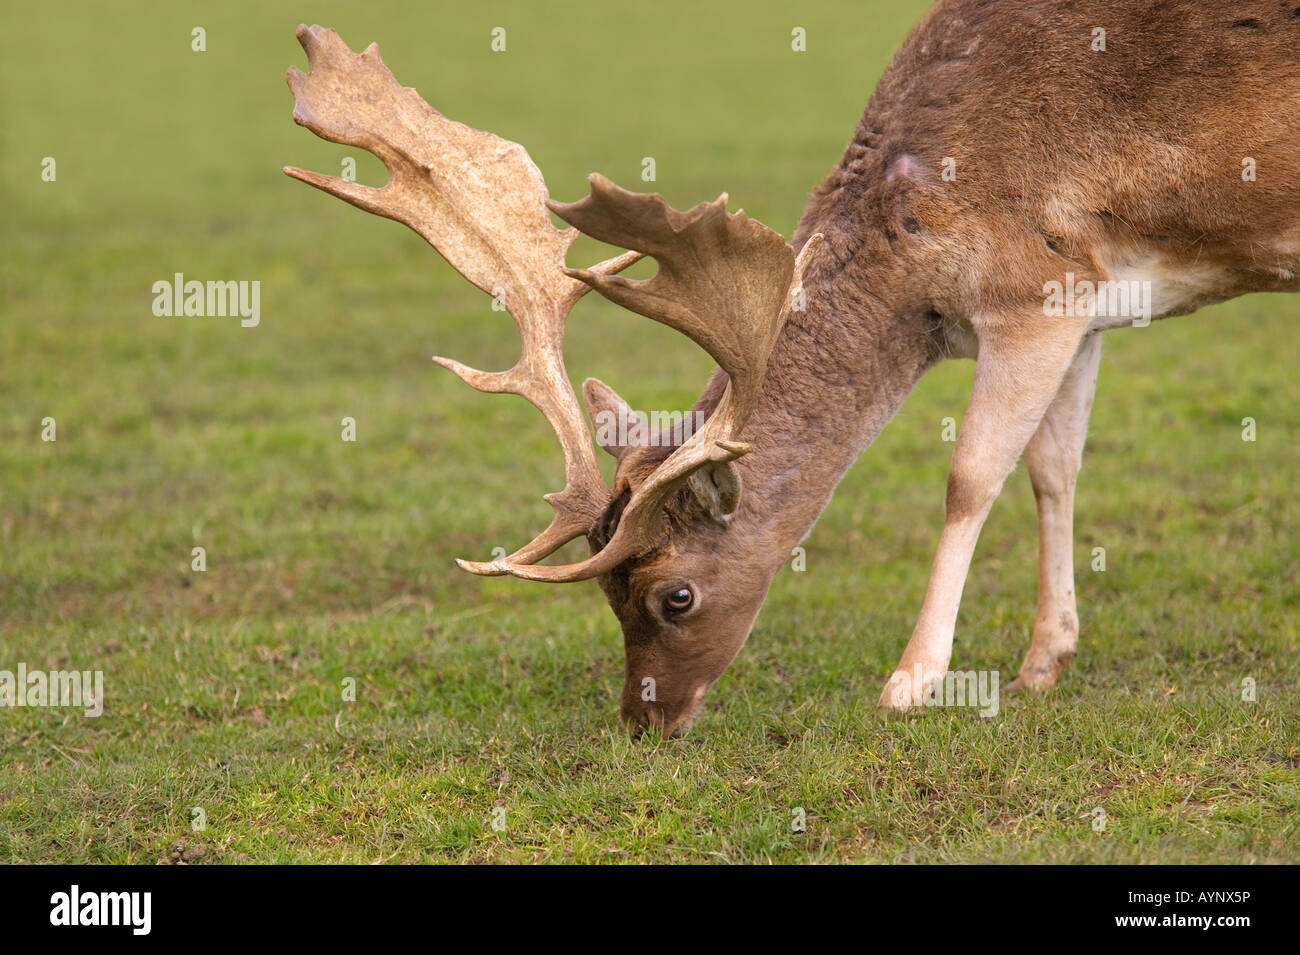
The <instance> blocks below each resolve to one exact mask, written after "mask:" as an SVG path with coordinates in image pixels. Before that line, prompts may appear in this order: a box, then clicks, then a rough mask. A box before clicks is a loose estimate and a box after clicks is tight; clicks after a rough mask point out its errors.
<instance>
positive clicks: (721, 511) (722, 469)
mask: <svg viewBox="0 0 1300 955" xmlns="http://www.w3.org/2000/svg"><path fill="white" fill-rule="evenodd" d="M687 486H688V487H690V489H691V493H692V494H694V495H695V499H696V500H697V501H699V502H700V505H701V506H702V507H703V508H704V509H705V510H706V511H708V512H709V516H710V517H712V518H713V519H714V520H715V521H717V522H718V523H720V524H725V523H726V522H727V518H728V517H730V516H731V515H732V514H734V513H735V511H736V508H737V507H739V506H740V474H739V473H738V472H737V471H736V469H735V467H734V466H733V465H732V463H731V462H730V461H724V462H722V463H719V464H711V465H708V466H706V467H702V468H700V469H699V470H698V471H694V472H693V473H692V474H691V476H690V478H689V480H688V481H687Z"/></svg>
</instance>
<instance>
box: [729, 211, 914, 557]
mask: <svg viewBox="0 0 1300 955" xmlns="http://www.w3.org/2000/svg"><path fill="white" fill-rule="evenodd" d="M810 231H816V230H811V229H806V228H801V229H800V233H801V235H802V236H804V237H806V235H807V234H808V232H810ZM835 239H836V237H835V236H831V235H828V236H827V243H826V247H825V248H824V250H823V252H824V253H825V254H823V255H822V257H821V261H820V263H819V264H818V265H817V266H816V267H815V268H813V269H812V270H811V271H810V272H809V273H808V274H806V275H805V277H804V282H803V288H804V294H805V297H806V307H805V308H804V309H803V310H802V311H795V312H792V313H791V315H790V318H789V320H788V321H787V323H786V325H785V327H784V329H783V331H782V333H781V335H780V338H779V339H778V342H777V345H776V347H775V349H774V351H773V353H772V356H771V358H770V360H769V362H768V368H767V373H766V377H765V380H764V384H763V389H762V392H761V397H760V399H759V402H758V405H757V407H756V408H755V411H754V413H753V415H752V417H751V419H750V422H751V423H750V425H749V426H748V427H747V428H746V433H745V434H744V436H743V437H744V439H745V440H746V441H748V442H749V443H750V444H752V445H753V446H754V450H753V452H752V453H751V454H748V455H746V456H745V457H743V458H741V459H740V461H739V462H738V466H739V468H740V470H741V477H742V480H743V481H744V488H745V493H744V494H743V495H742V514H738V515H737V518H739V520H738V521H735V522H734V523H733V530H739V529H741V528H742V527H744V526H749V527H751V528H755V529H761V530H760V532H761V534H762V538H763V539H764V540H765V541H767V542H770V548H769V547H765V548H764V549H765V550H769V556H770V565H769V567H768V569H769V570H770V572H771V573H772V574H775V573H776V571H777V570H779V569H780V567H781V566H782V565H783V564H784V563H785V562H786V561H787V560H788V559H789V556H790V551H791V549H792V548H793V547H794V546H795V545H796V544H798V543H799V541H801V540H802V539H803V538H804V537H806V536H807V534H808V533H809V531H810V530H811V529H812V527H813V525H814V524H815V523H816V521H817V518H818V517H819V516H820V515H821V513H822V511H823V509H824V508H825V507H826V505H827V504H828V503H829V501H830V499H831V495H832V493H833V492H834V490H835V487H836V485H838V484H839V482H840V480H841V479H842V478H843V477H844V475H845V474H846V473H847V472H848V470H849V468H850V467H851V466H852V464H853V462H854V461H855V460H856V459H857V457H858V455H860V454H861V453H862V452H863V451H865V450H866V449H867V448H868V447H869V446H870V445H871V443H872V442H873V441H874V440H875V439H876V436H877V435H878V434H880V432H881V431H882V430H883V429H884V427H885V425H887V424H888V423H889V422H890V420H891V419H892V418H893V417H894V415H895V414H896V413H897V412H898V410H899V408H901V407H902V405H903V402H904V401H905V400H906V398H907V396H908V394H910V393H911V391H912V389H913V388H914V387H915V385H916V383H917V381H919V380H920V378H921V376H922V375H923V374H924V373H925V371H926V370H927V369H928V368H929V367H930V366H931V365H932V364H933V363H934V362H935V360H936V358H937V356H938V354H939V349H938V348H937V347H936V337H935V334H936V333H935V329H934V326H933V325H932V324H931V322H930V318H931V315H930V314H929V313H928V309H926V308H925V307H923V306H921V305H919V304H918V303H916V302H914V301H912V299H913V298H914V296H912V295H911V294H910V293H909V290H908V285H907V282H906V271H905V270H904V269H903V268H901V263H898V262H896V261H890V260H888V259H883V260H878V261H879V263H880V264H877V265H874V266H873V265H872V264H871V259H872V258H873V257H871V256H867V257H865V258H866V259H867V261H866V262H865V263H863V264H857V261H856V257H854V256H853V255H848V257H847V259H846V258H845V256H846V252H845V251H844V247H843V245H842V244H841V245H839V248H838V249H837V242H836V241H835ZM796 244H797V245H798V244H802V243H801V241H797V243H796ZM746 536H747V535H746Z"/></svg>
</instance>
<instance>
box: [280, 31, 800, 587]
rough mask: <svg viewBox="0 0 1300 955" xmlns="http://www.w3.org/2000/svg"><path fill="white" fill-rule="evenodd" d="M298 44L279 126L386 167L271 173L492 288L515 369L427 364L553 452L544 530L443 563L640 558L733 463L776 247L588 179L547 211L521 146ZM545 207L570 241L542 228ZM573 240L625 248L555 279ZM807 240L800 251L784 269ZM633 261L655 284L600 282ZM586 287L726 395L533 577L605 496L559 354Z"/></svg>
mask: <svg viewBox="0 0 1300 955" xmlns="http://www.w3.org/2000/svg"><path fill="white" fill-rule="evenodd" d="M298 39H299V41H300V42H301V43H302V46H303V49H305V50H306V51H307V58H308V62H309V72H308V73H306V74H304V73H302V72H301V71H300V70H298V69H297V68H294V67H291V68H290V69H289V75H288V80H289V87H290V89H291V90H292V91H293V95H294V112H293V117H294V120H295V121H296V122H298V123H299V124H301V125H303V126H306V127H307V128H309V129H310V130H312V132H314V133H316V134H317V135H318V136H320V137H322V138H323V139H328V140H330V141H332V142H337V143H345V144H347V145H352V146H359V147H361V148H363V149H366V150H368V151H370V152H371V153H373V154H374V155H375V156H377V157H378V158H379V159H380V160H381V161H382V162H383V163H384V165H385V166H386V167H387V169H388V174H389V180H388V183H387V184H386V185H385V186H383V187H382V188H380V189H375V188H371V187H368V186H361V185H358V184H356V183H354V182H350V181H348V180H345V179H338V178H334V177H331V176H322V175H320V174H318V173H313V172H307V171H305V170H302V169H298V168H296V167H286V168H285V172H286V173H288V174H289V175H290V176H293V177H294V178H296V179H301V180H303V181H304V182H307V183H310V184H311V185H313V186H316V187H317V188H319V189H323V190H325V191H326V192H330V193H332V194H334V195H336V196H339V197H340V198H342V199H345V200H347V201H348V202H350V203H352V204H353V205H356V206H358V207H360V208H362V209H365V210H367V211H369V212H374V213H378V214H379V215H383V216H387V217H388V218H390V219H396V220H397V221H399V222H403V223H405V224H406V225H408V226H410V227H411V228H412V229H414V230H415V231H416V232H418V233H419V234H420V235H421V236H423V237H424V238H425V240H426V241H428V242H429V243H430V244H431V245H433V246H434V248H436V249H437V250H438V251H439V252H440V253H441V254H442V256H443V257H444V258H445V259H446V260H447V261H448V262H449V263H450V264H451V265H452V266H453V267H454V268H455V269H456V270H457V271H458V272H460V273H461V274H462V275H464V276H465V277H466V278H467V279H469V281H471V282H473V283H474V284H475V285H477V286H478V287H479V288H481V289H483V290H484V291H486V292H488V293H489V294H493V295H495V294H501V293H502V292H504V300H505V305H506V308H507V310H508V311H509V312H510V314H511V316H512V317H513V318H514V320H515V324H516V326H517V327H518V329H519V335H520V338H521V340H522V346H523V347H522V352H521V355H520V358H519V361H518V362H517V363H516V364H515V365H514V366H513V367H512V368H510V369H508V370H506V371H502V372H483V371H478V370H475V369H473V368H468V367H466V366H465V365H462V364H460V363H459V362H456V361H452V360H451V359H446V358H436V359H435V361H437V362H439V363H440V364H442V365H444V366H445V367H447V368H450V369H451V370H452V371H454V372H455V373H456V374H457V375H459V376H460V377H461V378H462V379H464V380H465V381H466V382H468V383H469V384H470V385H472V386H473V387H475V388H477V389H479V390H480V391H488V392H509V393H513V394H518V395H521V396H523V397H524V398H527V399H528V400H529V401H530V402H532V404H533V405H535V406H536V407H537V408H538V409H539V410H540V411H541V412H542V413H543V414H544V415H545V416H546V418H547V420H548V421H549V422H550V424H551V427H552V428H553V429H554V430H555V433H556V435H557V437H558V438H559V440H560V445H561V447H562V448H563V450H564V460H565V486H564V489H563V490H562V491H559V492H557V493H554V494H548V495H547V496H546V500H547V501H548V502H549V503H550V504H551V505H552V507H553V508H554V509H555V517H554V518H553V520H552V521H551V524H550V526H549V527H548V528H547V529H546V530H545V531H543V532H542V533H541V534H540V535H538V536H537V537H536V538H535V539H534V540H532V541H531V542H530V543H528V544H526V545H524V546H523V547H521V548H519V549H518V550H517V551H515V552H514V553H513V554H510V555H509V556H507V557H504V558H501V559H500V560H495V561H492V562H490V563H475V562H469V561H457V563H459V564H460V565H461V566H462V567H463V568H465V569H466V570H469V571H471V572H473V573H477V574H485V575H493V574H507V573H508V574H513V575H515V576H517V577H525V578H528V579H532V580H546V581H569V580H584V579H587V578H590V577H594V576H596V575H598V574H601V573H604V572H606V571H608V570H610V569H612V568H613V567H615V566H616V565H617V564H619V563H621V562H622V561H624V560H626V559H627V558H628V557H631V556H633V555H635V554H637V553H640V552H644V551H645V550H648V549H650V548H651V547H652V546H653V545H654V543H655V542H656V541H657V540H658V539H659V538H660V537H661V535H662V529H661V524H662V509H663V506H664V504H665V503H666V502H667V500H668V498H669V497H670V496H671V495H672V494H673V493H675V492H676V490H677V489H678V488H679V487H680V486H681V483H682V482H683V481H684V480H686V479H687V478H688V477H689V476H690V474H691V473H692V472H693V471H695V470H696V469H698V468H700V467H703V466H705V465H706V464H709V463H711V462H723V461H729V460H732V459H734V458H736V457H738V456H739V455H741V454H743V453H745V451H746V450H747V448H746V447H745V446H744V445H742V444H740V443H738V442H737V440H736V436H737V435H738V434H739V432H740V429H741V428H742V427H743V426H744V423H745V421H746V419H747V418H748V416H749V413H750V411H751V410H752V409H753V405H754V400H755V398H756V396H757V393H758V388H759V385H760V384H761V382H762V378H763V372H764V369H765V368H766V364H767V357H768V355H769V354H770V353H771V350H772V346H773V344H774V343H775V341H776V336H777V333H778V332H779V331H780V328H781V325H782V323H783V322H784V320H785V317H786V314H787V312H788V309H789V307H790V290H791V288H792V286H793V285H795V284H797V282H798V277H797V271H798V270H797V269H796V265H795V261H794V253H793V250H792V249H791V248H790V246H789V245H788V244H787V243H786V242H785V240H784V239H783V238H781V236H780V235H778V234H777V233H775V232H773V231H772V230H770V229H768V228H767V227H766V226H764V225H762V224H761V223H759V222H755V221H754V220H752V219H749V218H748V217H746V216H745V214H744V213H743V212H737V213H735V214H728V213H727V211H726V196H725V195H724V196H722V197H721V198H719V199H718V200H716V201H715V202H712V203H705V204H701V205H699V206H696V207H695V208H694V209H691V210H690V211H689V212H685V213H682V212H677V211H676V210H674V209H671V208H670V207H669V206H668V205H667V204H666V203H665V202H664V200H663V199H662V198H661V197H659V196H648V195H639V194H635V193H630V192H626V191H624V190H623V189H620V188H619V187H618V186H615V185H614V184H613V183H611V182H609V181H608V180H606V179H604V178H603V177H600V176H592V179H591V195H590V196H588V197H587V198H585V199H582V200H581V201H579V202H576V203H572V204H569V205H563V204H558V203H551V202H549V200H548V198H547V192H546V185H545V183H544V182H543V180H542V176H541V173H540V172H539V171H538V169H537V167H536V166H535V165H534V164H533V162H532V160H531V159H530V158H529V156H528V153H527V152H526V151H525V150H524V148H523V147H522V146H520V145H518V144H517V143H512V142H508V141H507V140H504V139H501V138H499V137H497V136H494V135H492V134H491V133H486V132H482V131H480V130H475V129H471V128H470V127H468V126H465V125H462V124H461V123H457V122H454V121H452V120H449V119H447V118H446V117H444V116H443V115H442V114H440V113H439V112H438V111H437V110H435V109H433V108H432V107H430V106H429V105H428V104H427V103H425V102H424V100H422V99H421V98H420V96H419V94H417V93H416V92H415V91H414V90H412V89H409V88H407V87H403V86H400V85H398V83H397V81H396V80H395V79H394V77H393V74H392V73H391V72H390V71H389V69H388V68H387V67H386V66H385V65H384V63H383V60H381V59H380V57H379V53H378V52H377V50H376V48H375V46H374V44H372V45H371V46H370V47H369V48H368V49H366V50H365V51H364V52H362V53H360V54H356V53H353V52H352V51H351V50H350V49H348V47H347V45H346V44H344V43H343V41H342V40H341V39H340V38H339V36H338V34H337V33H335V32H334V31H333V30H327V29H324V28H322V27H318V26H313V27H306V26H300V27H299V28H298ZM548 204H549V205H550V207H551V208H552V209H554V210H555V212H556V213H557V214H558V215H559V216H560V217H561V218H563V219H564V220H565V221H567V222H569V223H570V224H571V225H573V226H575V227H576V228H575V229H565V230H558V229H556V228H555V227H554V226H553V225H551V221H550V217H549V215H548V214H547V206H548ZM579 230H580V231H581V232H585V233H587V234H588V235H591V236H592V237H594V238H597V239H600V240H602V241H605V242H609V243H611V244H614V245H620V246H623V247H624V248H627V249H631V250H632V251H630V252H628V253H625V254H624V255H620V256H618V257H616V258H613V259H609V260H607V261H605V262H602V263H600V264H599V265H596V266H593V267H592V268H590V269H577V270H571V269H568V268H566V267H565V254H566V253H567V252H568V249H569V247H570V246H571V245H572V244H573V241H574V240H575V239H576V238H577V236H578V234H579ZM818 238H819V237H818ZM815 244H816V243H815V242H810V243H808V246H806V247H805V249H804V252H803V254H801V256H800V263H802V262H803V260H804V258H805V257H806V256H807V255H808V254H809V252H810V251H811V249H812V248H813V247H814V246H815ZM643 254H644V255H650V256H653V257H654V258H656V259H657V260H658V262H659V272H658V274H657V275H655V277H654V278H652V279H649V280H646V281H639V282H633V281H628V280H625V279H622V278H618V277H617V276H616V275H615V273H617V272H618V271H620V270H622V269H623V268H626V267H627V266H628V265H630V264H631V263H633V262H635V261H636V260H637V259H639V258H641V256H642V255H643ZM588 288H595V289H596V290H597V291H599V292H600V293H601V294H602V295H604V296H605V297H607V298H609V299H610V300H611V301H614V302H617V303H619V304H621V305H624V306H626V307H627V308H630V309H632V310H633V311H636V312H639V313H640V314H642V315H645V316H647V317H649V318H652V319H654V320H655V321H659V322H663V323H664V324H666V325H669V326H671V327H673V328H676V329H678V330H679V331H681V332H683V333H685V334H686V335H688V336H689V337H690V338H691V339H692V340H694V341H695V342H697V343H698V344H699V345H700V346H701V347H703V348H704V349H705V350H706V351H707V352H708V353H709V354H710V355H712V356H713V358H714V359H716V360H717V362H718V364H719V365H721V366H722V368H723V369H724V370H725V371H726V372H727V373H728V375H730V377H731V383H730V385H729V386H728V388H727V390H726V392H725V394H724V396H723V398H722V401H721V403H720V404H719V406H718V408H717V409H716V410H715V411H714V413H713V414H712V415H711V416H710V417H709V419H708V421H707V422H706V423H705V425H704V426H703V427H702V428H700V429H699V430H698V431H696V433H695V434H694V435H693V436H692V437H691V438H690V440H688V441H687V442H686V443H685V444H683V445H682V446H681V447H680V448H678V449H677V450H676V451H675V452H674V453H673V454H672V455H670V456H669V457H668V458H667V460H665V461H664V462H663V464H662V465H661V466H660V467H659V468H658V469H657V470H656V471H655V472H654V473H653V474H651V475H650V476H649V477H648V478H647V479H646V480H644V481H643V482H642V483H641V485H640V486H639V487H637V488H636V489H635V491H634V492H633V494H632V497H631V499H630V500H629V501H628V503H627V506H626V507H625V509H624V511H623V515H622V519H621V521H620V523H619V526H618V529H617V530H616V532H615V534H614V536H613V537H612V538H611V539H610V541H609V543H608V544H607V545H606V546H605V547H604V548H603V549H602V550H601V551H599V552H598V553H597V554H595V555H593V556H592V557H591V558H589V559H588V560H585V561H582V562H580V563H577V564H571V565H566V566H545V565H540V564H538V561H541V560H542V559H544V558H545V557H547V556H548V555H550V554H551V553H553V552H554V551H555V550H556V549H558V548H559V547H560V546H562V545H563V544H565V543H567V542H568V541H570V540H573V539H574V538H575V537H579V536H581V535H583V534H585V533H587V531H588V530H590V529H591V527H592V526H593V525H594V524H595V523H596V521H597V519H598V518H599V517H600V516H601V514H602V512H603V511H604V509H605V507H606V506H607V505H608V503H609V500H610V490H609V488H608V486H607V485H606V484H605V482H604V479H603V478H602V477H601V475H600V469H599V467H598V466H597V464H596V459H595V453H594V450H593V447H592V442H591V438H590V434H589V433H588V431H587V425H586V420H585V419H584V417H583V415H582V411H581V409H580V408H579V406H578V401H577V397H576V396H575V394H574V391H573V386H572V385H571V384H570V382H569V377H568V373H567V372H566V371H565V368H564V358H563V353H562V341H563V337H564V326H565V322H566V319H567V317H568V314H569V311H570V310H571V309H572V307H573V305H574V304H575V303H576V302H577V301H578V299H579V298H581V296H582V295H583V294H584V293H585V292H586V291H587V290H588Z"/></svg>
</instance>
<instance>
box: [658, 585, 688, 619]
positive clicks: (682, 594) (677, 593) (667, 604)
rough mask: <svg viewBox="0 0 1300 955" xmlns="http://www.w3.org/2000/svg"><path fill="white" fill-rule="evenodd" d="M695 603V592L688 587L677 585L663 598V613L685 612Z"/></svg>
mask: <svg viewBox="0 0 1300 955" xmlns="http://www.w3.org/2000/svg"><path fill="white" fill-rule="evenodd" d="M694 604H695V594H694V593H692V592H691V588H689V587H678V588H677V589H676V590H674V591H673V592H672V593H670V594H669V595H668V596H667V597H665V598H664V613H665V614H667V615H668V616H670V617H671V616H673V615H675V614H681V613H685V612H686V611H688V610H690V609H691V607H692V606H693V605H694Z"/></svg>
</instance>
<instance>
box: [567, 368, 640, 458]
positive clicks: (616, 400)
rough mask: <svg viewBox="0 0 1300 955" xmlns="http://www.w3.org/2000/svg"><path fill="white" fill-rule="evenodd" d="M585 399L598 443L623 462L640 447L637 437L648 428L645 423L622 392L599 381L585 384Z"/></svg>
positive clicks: (592, 380) (587, 381) (583, 389)
mask: <svg viewBox="0 0 1300 955" xmlns="http://www.w3.org/2000/svg"><path fill="white" fill-rule="evenodd" d="M582 397H583V400H584V401H586V403H587V414H588V415H590V416H591V423H592V424H593V425H595V427H596V443H597V444H598V445H600V446H601V447H602V448H604V449H605V450H606V451H608V452H609V453H610V454H612V455H613V456H614V458H615V459H616V460H617V459H621V458H622V457H623V455H624V454H625V453H627V449H628V448H629V447H633V446H635V445H636V444H637V441H636V438H637V436H638V435H641V434H642V432H643V431H644V429H645V424H644V422H642V420H641V418H640V417H639V416H638V415H637V413H636V412H635V411H633V410H632V409H631V407H630V406H629V405H628V403H627V402H626V401H624V400H623V399H622V398H620V397H619V396H618V392H616V391H615V390H614V389H613V388H611V387H610V386H609V385H607V384H605V383H604V382H603V381H601V380H600V379H599V378H588V379H587V380H586V381H584V382H583V383H582ZM629 436H630V437H629Z"/></svg>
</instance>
